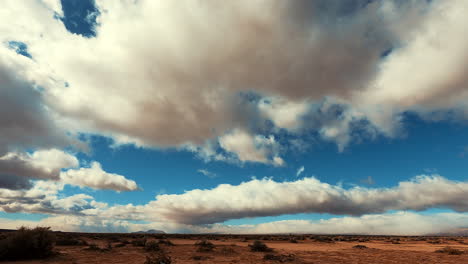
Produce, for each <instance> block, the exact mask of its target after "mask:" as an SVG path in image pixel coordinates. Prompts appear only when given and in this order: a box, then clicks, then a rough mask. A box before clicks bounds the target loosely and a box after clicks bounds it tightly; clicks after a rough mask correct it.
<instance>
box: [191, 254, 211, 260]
mask: <svg viewBox="0 0 468 264" xmlns="http://www.w3.org/2000/svg"><path fill="white" fill-rule="evenodd" d="M209 258H210V257H208V256H199V255H195V256H193V257H192V259H193V260H207V259H209Z"/></svg>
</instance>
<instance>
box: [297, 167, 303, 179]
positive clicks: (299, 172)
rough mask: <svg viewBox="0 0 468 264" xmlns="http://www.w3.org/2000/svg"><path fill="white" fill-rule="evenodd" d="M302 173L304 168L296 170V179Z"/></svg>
mask: <svg viewBox="0 0 468 264" xmlns="http://www.w3.org/2000/svg"><path fill="white" fill-rule="evenodd" d="M303 172H304V166H301V167H300V168H299V169H297V172H296V177H299V176H300V175H301V174H302V173H303Z"/></svg>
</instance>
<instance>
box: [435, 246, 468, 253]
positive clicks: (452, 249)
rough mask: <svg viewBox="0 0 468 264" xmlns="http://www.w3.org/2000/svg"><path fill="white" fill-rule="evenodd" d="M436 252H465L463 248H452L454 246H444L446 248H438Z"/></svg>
mask: <svg viewBox="0 0 468 264" xmlns="http://www.w3.org/2000/svg"><path fill="white" fill-rule="evenodd" d="M435 252H436V253H446V254H449V255H461V254H463V253H464V252H463V251H462V250H459V249H456V248H452V247H444V248H441V249H438V250H436V251H435Z"/></svg>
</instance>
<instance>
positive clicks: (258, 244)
mask: <svg viewBox="0 0 468 264" xmlns="http://www.w3.org/2000/svg"><path fill="white" fill-rule="evenodd" d="M249 247H250V250H251V251H253V252H271V251H273V249H271V248H269V247H268V246H267V245H265V243H263V242H262V241H260V240H255V241H254V242H253V244H251V245H249Z"/></svg>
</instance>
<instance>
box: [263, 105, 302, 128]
mask: <svg viewBox="0 0 468 264" xmlns="http://www.w3.org/2000/svg"><path fill="white" fill-rule="evenodd" d="M309 107H310V106H309V103H308V102H294V101H288V100H287V99H284V98H278V97H273V98H263V99H262V100H260V102H259V104H258V108H259V110H260V112H261V113H262V114H263V115H265V117H266V118H267V119H270V120H271V121H273V123H274V124H275V125H276V126H277V127H280V128H286V129H289V130H293V131H294V130H296V129H298V128H300V127H301V126H302V122H301V117H302V116H303V115H304V114H306V113H307V111H308V110H309Z"/></svg>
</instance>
